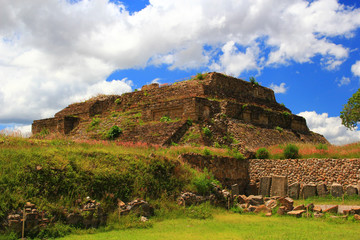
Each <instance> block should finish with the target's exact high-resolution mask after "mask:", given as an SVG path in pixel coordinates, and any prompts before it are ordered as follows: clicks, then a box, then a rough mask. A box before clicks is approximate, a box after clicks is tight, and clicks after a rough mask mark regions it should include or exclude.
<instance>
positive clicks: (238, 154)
mask: <svg viewBox="0 0 360 240" xmlns="http://www.w3.org/2000/svg"><path fill="white" fill-rule="evenodd" d="M228 153H229V155H231V156H233V157H234V158H236V159H237V160H244V159H245V157H244V155H243V154H242V153H241V152H239V150H237V149H236V148H234V149H233V150H232V151H231V150H230V149H229V150H228Z"/></svg>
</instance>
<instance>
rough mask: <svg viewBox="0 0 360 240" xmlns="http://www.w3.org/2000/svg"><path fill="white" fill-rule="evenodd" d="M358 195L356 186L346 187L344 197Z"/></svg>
mask: <svg viewBox="0 0 360 240" xmlns="http://www.w3.org/2000/svg"><path fill="white" fill-rule="evenodd" d="M357 194H358V189H357V186H354V185H349V186H347V187H346V195H348V196H354V195H357Z"/></svg>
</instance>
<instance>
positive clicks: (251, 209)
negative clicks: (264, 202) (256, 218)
mask: <svg viewBox="0 0 360 240" xmlns="http://www.w3.org/2000/svg"><path fill="white" fill-rule="evenodd" d="M256 208H257V207H256V206H253V205H250V206H249V207H248V208H247V209H248V211H249V212H254V211H255V210H256Z"/></svg>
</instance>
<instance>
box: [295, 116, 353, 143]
mask: <svg viewBox="0 0 360 240" xmlns="http://www.w3.org/2000/svg"><path fill="white" fill-rule="evenodd" d="M298 115H300V116H302V117H304V118H305V119H306V122H307V125H308V127H309V128H310V130H311V131H313V132H316V133H320V134H322V135H324V137H325V138H326V139H327V140H328V141H329V142H330V143H332V144H336V145H343V144H348V143H352V142H359V141H360V131H358V130H357V129H355V131H351V130H348V129H347V128H346V127H344V126H343V125H342V124H341V119H340V117H329V116H328V114H327V113H322V114H318V113H316V112H314V111H312V112H308V111H306V112H301V113H299V114H298Z"/></svg>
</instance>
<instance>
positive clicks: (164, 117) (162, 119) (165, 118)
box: [160, 116, 171, 122]
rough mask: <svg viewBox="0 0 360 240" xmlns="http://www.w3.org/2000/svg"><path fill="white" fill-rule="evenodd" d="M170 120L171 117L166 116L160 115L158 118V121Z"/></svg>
mask: <svg viewBox="0 0 360 240" xmlns="http://www.w3.org/2000/svg"><path fill="white" fill-rule="evenodd" d="M170 121H171V118H170V117H168V116H162V117H161V118H160V122H170Z"/></svg>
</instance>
